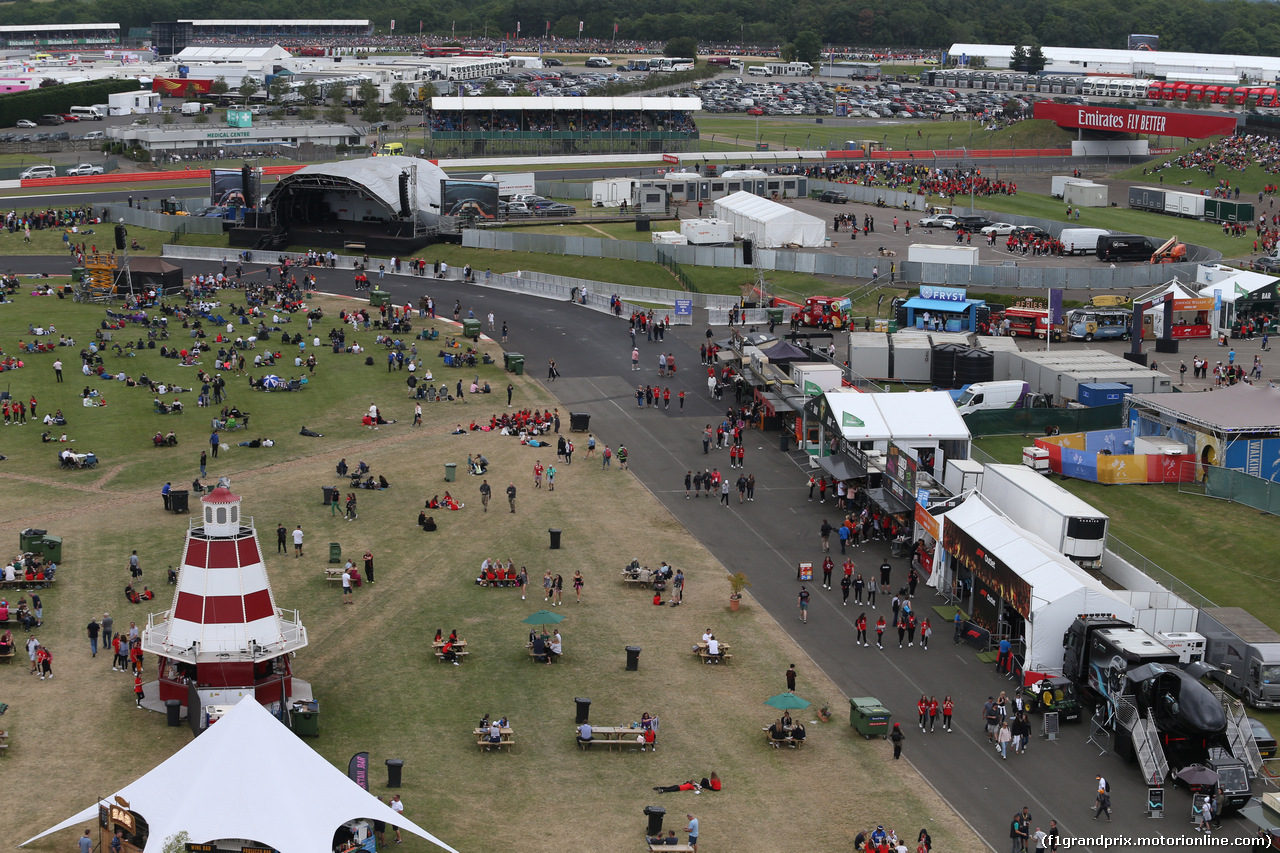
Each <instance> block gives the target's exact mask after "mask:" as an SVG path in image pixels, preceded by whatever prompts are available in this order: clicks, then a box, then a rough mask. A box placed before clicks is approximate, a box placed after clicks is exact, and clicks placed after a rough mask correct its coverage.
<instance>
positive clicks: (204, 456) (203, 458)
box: [200, 450, 209, 477]
mask: <svg viewBox="0 0 1280 853" xmlns="http://www.w3.org/2000/svg"><path fill="white" fill-rule="evenodd" d="M208 463H209V454H208V453H207V452H206V451H204V450H201V451H200V476H201V477H208V476H209V474H208V472H207V471H206V470H205V467H206V466H207V465H208Z"/></svg>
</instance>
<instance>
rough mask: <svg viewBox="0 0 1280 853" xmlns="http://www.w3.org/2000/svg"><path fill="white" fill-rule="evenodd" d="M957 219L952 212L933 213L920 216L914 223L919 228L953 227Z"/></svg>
mask: <svg viewBox="0 0 1280 853" xmlns="http://www.w3.org/2000/svg"><path fill="white" fill-rule="evenodd" d="M958 219H959V217H957V216H956V215H955V214H953V213H935V214H934V215H932V216H924V217H921V219H920V221H919V222H918V223H916V224H917V225H918V226H919V227H921V228H955V227H956V222H957V220H958Z"/></svg>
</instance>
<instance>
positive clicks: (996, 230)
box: [978, 222, 1015, 237]
mask: <svg viewBox="0 0 1280 853" xmlns="http://www.w3.org/2000/svg"><path fill="white" fill-rule="evenodd" d="M1014 230H1015V228H1014V226H1013V225H1012V224H1011V223H1008V222H993V223H992V224H990V225H988V226H986V227H985V228H983V229H982V230H981V231H979V232H978V233H980V234H982V235H983V236H987V235H989V234H995V235H996V236H997V237H1008V236H1009V235H1010V234H1012V233H1013V232H1014Z"/></svg>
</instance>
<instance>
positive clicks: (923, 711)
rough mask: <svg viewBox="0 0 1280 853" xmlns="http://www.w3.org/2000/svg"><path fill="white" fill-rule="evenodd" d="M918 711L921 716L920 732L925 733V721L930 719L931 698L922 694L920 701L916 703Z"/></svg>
mask: <svg viewBox="0 0 1280 853" xmlns="http://www.w3.org/2000/svg"><path fill="white" fill-rule="evenodd" d="M916 711H917V712H918V713H919V714H920V731H924V721H925V720H926V719H928V717H929V697H928V696H925V695H924V694H923V693H921V694H920V700H919V701H918V702H916Z"/></svg>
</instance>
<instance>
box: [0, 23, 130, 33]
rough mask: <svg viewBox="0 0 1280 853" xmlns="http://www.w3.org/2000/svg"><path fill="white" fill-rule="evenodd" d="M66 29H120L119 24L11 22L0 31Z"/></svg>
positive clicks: (56, 31) (20, 31)
mask: <svg viewBox="0 0 1280 853" xmlns="http://www.w3.org/2000/svg"><path fill="white" fill-rule="evenodd" d="M67 30H116V31H117V32H118V31H119V30H120V25H119V24H12V25H10V26H5V27H0V33H62V32H66V31H67Z"/></svg>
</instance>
